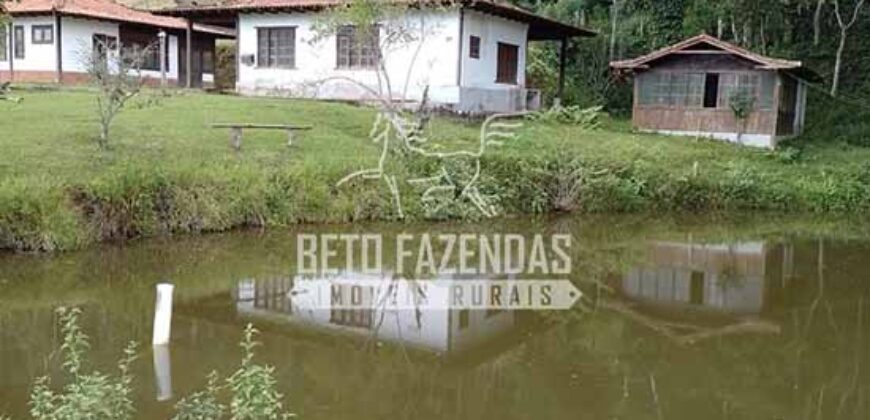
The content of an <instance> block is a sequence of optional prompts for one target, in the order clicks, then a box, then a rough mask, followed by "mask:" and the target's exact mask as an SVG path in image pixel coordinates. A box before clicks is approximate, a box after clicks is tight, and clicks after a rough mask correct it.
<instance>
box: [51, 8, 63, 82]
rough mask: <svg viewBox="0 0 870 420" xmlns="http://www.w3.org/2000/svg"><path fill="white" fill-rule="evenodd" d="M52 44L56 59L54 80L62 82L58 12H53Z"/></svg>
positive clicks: (61, 36)
mask: <svg viewBox="0 0 870 420" xmlns="http://www.w3.org/2000/svg"><path fill="white" fill-rule="evenodd" d="M53 15H54V42H55V44H54V46H55V54H54V56H55V60H57V65H56V66H55V70H56V71H57V76H55V79H56V80H55V82H57V83H58V84H61V83H63V27H62V26H61V18H60V13H57V12H54V13H53Z"/></svg>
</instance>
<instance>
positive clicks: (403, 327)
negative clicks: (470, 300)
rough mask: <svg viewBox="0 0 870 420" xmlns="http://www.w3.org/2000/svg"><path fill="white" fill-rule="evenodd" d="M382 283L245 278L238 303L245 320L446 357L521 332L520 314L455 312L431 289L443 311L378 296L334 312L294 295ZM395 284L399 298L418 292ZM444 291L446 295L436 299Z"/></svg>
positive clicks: (346, 291) (346, 278)
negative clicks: (313, 289) (393, 303)
mask: <svg viewBox="0 0 870 420" xmlns="http://www.w3.org/2000/svg"><path fill="white" fill-rule="evenodd" d="M378 279H380V278H374V277H371V276H365V275H361V274H357V273H345V274H342V275H339V276H332V277H324V278H317V279H300V278H274V279H261V280H258V279H245V280H241V281H239V282H238V284H237V286H236V289H235V293H234V294H233V299H234V301H235V308H236V311H237V312H238V313H239V314H242V315H244V316H245V317H246V318H250V319H261V320H269V321H272V322H284V323H291V324H294V325H298V326H302V327H305V328H310V329H314V330H320V331H324V332H339V333H347V334H350V335H356V336H361V337H366V338H371V339H376V340H382V341H386V342H391V343H397V344H401V345H404V346H410V347H414V348H418V349H424V350H428V351H433V352H436V353H443V354H451V353H458V352H463V351H467V350H471V349H474V348H477V347H479V346H482V345H485V344H487V343H489V342H491V341H492V340H495V339H497V338H499V337H502V336H504V335H506V334H508V333H510V332H511V331H512V330H514V329H516V328H518V327H519V322H518V313H517V312H515V311H507V310H499V309H488V310H470V309H452V308H451V307H450V299H446V290H440V291H439V290H437V289H434V288H429V289H428V290H427V293H428V294H429V295H428V296H426V298H427V299H430V300H437V301H443V302H446V305H445V306H446V307H445V308H443V309H442V308H440V307H439V308H430V307H418V308H416V309H410V308H399V309H393V308H390V307H388V305H387V302H386V301H384V300H378V299H377V298H376V297H375V296H376V293H361V294H360V296H361V298H360V299H362V300H361V301H360V303H359V308H353V309H348V308H345V307H336V308H331V307H323V306H320V305H317V304H315V303H314V302H313V301H312V300H311V299H308V297H309V296H310V295H312V294H313V293H299V294H294V293H293V290H294V286H295V285H296V286H299V285H301V286H303V287H311V285H312V284H314V285H315V286H313V287H325V288H326V292H325V293H326V294H327V295H328V296H339V295H341V296H351V295H352V294H354V293H355V290H360V289H368V288H370V287H371V286H370V285H371V283H370V282H371V281H372V280H378ZM392 284H393V287H396V288H397V289H399V290H398V291H397V292H396V293H397V295H399V296H409V295H411V294H412V293H411V292H408V291H407V290H403V289H409V288H414V287H417V286H416V285H415V284H414V283H413V282H409V281H405V280H398V281H394V282H393V283H392ZM297 289H298V288H297ZM439 292H440V293H442V294H445V296H440V297H439V296H433V294H434V293H439ZM325 303H331V302H330V301H326V302H325Z"/></svg>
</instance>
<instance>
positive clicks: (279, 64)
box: [257, 26, 296, 69]
mask: <svg viewBox="0 0 870 420" xmlns="http://www.w3.org/2000/svg"><path fill="white" fill-rule="evenodd" d="M257 66H258V67H274V68H282V69H292V68H296V27H294V26H285V27H275V28H257Z"/></svg>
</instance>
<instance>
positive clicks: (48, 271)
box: [0, 221, 870, 420]
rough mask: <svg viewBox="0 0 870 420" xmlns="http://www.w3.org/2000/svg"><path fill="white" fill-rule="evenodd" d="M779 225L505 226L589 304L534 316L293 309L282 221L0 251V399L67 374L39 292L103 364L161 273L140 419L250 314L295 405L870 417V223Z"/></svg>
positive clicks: (217, 361)
mask: <svg viewBox="0 0 870 420" xmlns="http://www.w3.org/2000/svg"><path fill="white" fill-rule="evenodd" d="M626 223H628V222H626ZM781 224H782V223H781V222H780V221H777V223H776V226H774V227H769V226H768V227H767V228H766V229H761V228H758V227H756V226H755V225H751V226H749V227H745V226H743V227H741V226H736V227H735V226H733V225H729V226H725V227H722V226H718V225H714V224H703V223H700V224H695V225H691V226H682V225H680V226H674V225H671V226H670V227H667V228H666V229H665V228H661V224H660V223H645V225H644V226H646V225H650V226H653V225H654V226H655V229H654V230H652V231H649V230H643V229H640V228H637V226H636V225H629V226H628V228H623V229H617V228H614V226H617V227H618V226H619V224H618V223H617V222H613V223H600V224H595V223H591V222H590V223H588V224H585V225H580V227H575V226H573V225H571V224H570V223H563V224H560V225H546V226H543V227H541V226H526V225H521V224H518V225H511V226H512V228H513V229H515V230H516V231H520V232H537V231H541V230H544V229H559V231H560V232H564V231H566V230H571V231H572V232H575V240H576V241H577V247H576V255H573V257H574V260H575V261H576V262H577V264H576V265H577V267H576V271H575V273H574V275H573V277H572V280H573V281H575V283H576V284H578V285H582V286H583V287H584V288H585V289H587V290H585V292H587V296H589V297H590V300H589V301H587V302H585V303H586V304H587V307H588V308H590V311H582V310H579V309H575V310H573V311H566V312H551V313H539V314H528V313H517V312H509V311H501V312H493V313H487V311H463V310H456V309H451V310H442V311H426V312H415V311H405V312H402V313H386V312H384V313H379V312H378V311H377V310H376V309H374V308H373V309H372V310H344V309H338V308H336V309H335V310H333V309H328V308H327V309H322V308H321V309H317V308H308V307H306V306H305V305H304V301H299V300H296V301H294V300H293V299H292V297H291V296H290V295H288V293H289V292H290V291H292V290H293V286H294V281H293V279H292V276H291V275H288V274H287V273H294V272H295V271H296V270H295V269H294V267H293V266H292V263H288V261H293V259H294V255H293V253H292V252H291V249H290V248H289V247H287V246H286V244H287V243H288V242H289V241H290V240H291V239H292V234H287V232H283V233H282V232H278V231H273V232H270V233H267V234H264V235H260V234H253V233H245V232H241V233H234V234H231V235H224V236H207V237H203V238H196V239H193V238H190V239H185V240H182V241H181V242H174V241H173V242H170V243H166V242H143V243H141V244H136V245H133V246H130V247H127V248H123V249H118V248H110V249H101V250H92V251H88V252H85V253H78V254H65V255H59V256H55V257H52V258H44V259H37V258H32V257H24V256H15V257H10V258H8V259H4V258H2V257H0V289H2V293H0V414H6V415H11V416H12V417H13V418H16V419H18V418H27V413H28V407H27V395H28V393H29V391H30V385H31V383H32V379H33V378H34V377H35V376H37V375H41V374H44V373H46V372H47V373H51V374H53V375H55V377H56V378H57V379H58V380H59V381H58V382H57V383H62V381H60V379H61V378H62V376H60V368H59V366H58V363H57V357H56V354H57V353H56V350H57V347H58V345H59V340H58V337H57V336H56V319H54V317H53V315H52V312H51V311H52V309H53V308H54V307H56V306H58V305H61V304H67V305H69V304H77V305H81V306H83V307H84V319H83V321H84V324H83V328H84V330H85V331H87V332H88V333H89V334H90V335H91V337H92V340H91V344H92V353H91V356H92V357H91V360H92V361H93V365H94V366H95V367H98V368H100V369H101V371H103V372H114V371H115V366H114V364H115V361H116V360H117V358H118V356H119V354H120V351H121V349H122V348H123V347H124V345H125V344H126V343H127V341H128V340H131V339H136V340H138V341H140V342H146V343H147V342H149V338H150V334H151V331H152V329H151V322H152V319H153V312H152V311H153V307H154V283H156V282H157V281H159V280H163V279H171V280H172V282H174V283H175V284H176V286H177V288H176V293H177V296H176V309H177V311H176V313H175V315H174V317H175V318H174V320H173V337H172V344H171V352H168V353H166V354H153V355H152V354H147V352H148V351H150V350H145V352H146V353H145V354H143V357H142V358H141V359H140V360H139V361H138V362H137V363H136V364H135V365H134V369H136V372H135V373H136V381H135V384H134V386H135V390H136V395H135V396H134V398H135V404H136V406H137V407H139V408H140V418H171V416H172V414H173V408H172V406H173V404H174V403H175V402H177V400H178V398H179V397H181V396H184V395H189V394H190V393H191V392H192V391H193V390H196V389H200V388H201V387H202V386H203V384H204V382H205V378H206V375H207V374H208V373H209V372H210V371H211V370H214V369H217V370H219V371H220V373H221V374H228V373H230V372H232V371H233V370H234V369H236V368H237V366H238V363H239V360H240V350H239V348H238V345H237V343H238V341H239V339H240V334H241V330H242V328H243V326H244V324H246V323H248V322H253V323H254V324H255V325H256V326H257V327H258V328H259V329H261V330H262V331H263V334H262V335H261V337H260V338H261V340H262V341H263V345H262V346H259V347H258V348H257V352H258V353H257V360H258V361H260V362H262V363H267V364H270V365H273V366H275V367H276V370H275V374H276V379H277V381H278V384H279V387H280V388H281V391H282V392H284V393H285V394H286V395H287V398H288V406H289V407H290V408H291V409H292V410H293V411H294V412H296V413H298V414H299V415H300V418H309V419H337V418H347V419H354V420H361V419H376V418H418V419H440V418H453V419H483V418H499V419H527V418H553V419H576V418H587V419H658V418H667V419H687V420H688V419H696V418H714V419H723V420H724V419H736V418H740V419H756V418H757V419H807V420H809V419H839V418H841V419H855V420H858V419H862V420H863V419H866V418H868V417H870V369H868V368H867V367H868V366H870V351H868V350H867V343H866V338H865V336H866V327H867V325H870V316H868V313H870V308H868V304H870V283H868V277H870V259H868V258H867V256H868V255H870V236H867V235H863V236H858V237H852V238H849V239H843V238H839V237H837V236H836V235H832V236H829V237H827V238H825V239H824V240H822V239H819V238H818V237H817V236H815V235H802V234H796V233H789V232H785V233H783V232H782V229H784V228H782V227H781V226H780V225H781ZM599 225H600V226H599ZM436 228H442V227H436V226H428V225H426V226H421V227H420V229H424V230H434V229H436ZM489 229H493V230H496V229H495V228H492V227H490V228H489ZM499 229H500V228H499ZM759 231H763V232H773V233H767V234H759V233H758V232H759ZM723 232H725V233H727V234H723ZM723 238H725V239H723ZM732 238H738V239H732ZM592 281H595V282H596V283H595V284H596V285H598V287H595V288H593V287H586V286H585V285H586V284H591V282H592ZM338 283H339V284H337V285H336V287H346V286H347V285H346V284H345V285H342V284H340V283H342V282H338ZM374 334H377V335H376V336H375V335H374ZM377 342H382V343H383V345H381V346H377V345H366V344H374V343H377ZM148 349H150V347H149V348H148ZM169 353H171V359H172V360H171V383H170V382H169V381H167V380H166V379H167V378H169V370H170V369H169V368H170V363H169V357H168V356H169ZM155 390H158V391H159V393H160V395H161V396H168V395H169V393H170V392H171V394H172V397H171V398H170V399H168V400H166V401H156V398H155Z"/></svg>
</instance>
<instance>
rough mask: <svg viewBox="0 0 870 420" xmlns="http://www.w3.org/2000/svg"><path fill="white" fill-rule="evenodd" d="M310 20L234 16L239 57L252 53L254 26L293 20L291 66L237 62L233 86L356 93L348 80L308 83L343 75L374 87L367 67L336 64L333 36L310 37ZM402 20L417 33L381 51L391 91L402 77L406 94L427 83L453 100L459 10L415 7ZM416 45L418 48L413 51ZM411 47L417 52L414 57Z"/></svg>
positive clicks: (340, 95)
mask: <svg viewBox="0 0 870 420" xmlns="http://www.w3.org/2000/svg"><path fill="white" fill-rule="evenodd" d="M314 20H315V15H314V14H301V13H299V14H243V15H241V16H240V17H239V56H240V57H241V56H245V55H254V56H255V57H256V54H257V28H261V27H270V26H271V27H275V26H295V27H296V68H295V69H274V68H258V67H257V66H256V64H253V65H246V64H240V65H239V72H238V74H239V81H238V85H237V86H238V89H239V90H240V91H242V92H249V93H270V92H275V93H278V92H281V93H283V94H289V95H292V96H315V97H325V98H335V99H361V98H360V96H361V92H362V90H361V89H359V88H357V87H354V86H353V84H351V83H348V82H337V81H336V82H330V83H327V84H325V85H322V86H321V87H320V88H319V89H316V90H314V89H312V84H314V83H315V82H318V81H322V80H324V79H327V78H330V77H348V78H352V79H353V80H356V81H358V82H360V83H363V84H365V85H367V86H369V87H372V88H377V84H378V82H377V78H376V73H375V72H374V71H372V70H348V69H337V68H336V40H335V37H334V36H328V37H323V38H322V39H320V40H317V41H315V38H316V33H315V32H313V31H312V28H311V26H312V24H313V23H314ZM421 20H422V23H421ZM403 25H405V27H407V28H412V30H413V33H416V34H418V36H417V37H418V39H417V40H415V41H412V42H410V43H406V44H402V45H396V46H394V47H393V48H392V49H390V50H388V51H384V59H385V62H386V65H387V73H388V74H389V77H390V79H391V80H390V82H391V85H392V89H391V90H392V91H393V92H394V94H395V95H397V96H400V95H401V93H402V91H403V89H404V85H405V82H406V80H407V82H408V97H409V98H413V99H418V98H420V97H421V95H422V91H423V88H424V87H425V86H426V85H429V86H430V94H431V95H432V97H433V99H436V98H437V99H438V100H444V101H451V100H452V101H455V100H457V99H458V89H456V87H457V83H456V82H457V70H458V69H457V67H458V66H457V56H458V53H459V45H458V38H459V12H458V11H457V10H453V11H444V12H435V11H415V12H411V13H408V14H407V16H406V17H405V22H404V23H403ZM382 30H383V29H382ZM419 34H424V36H420V35H419ZM418 47H419V53H417V51H418ZM415 53H417V56H416V59H415V57H414V56H415ZM255 63H256V60H255ZM412 63H413V64H412ZM409 68H411V69H412V71H411V73H410V77H407V75H408V69H409Z"/></svg>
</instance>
